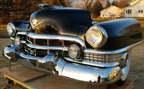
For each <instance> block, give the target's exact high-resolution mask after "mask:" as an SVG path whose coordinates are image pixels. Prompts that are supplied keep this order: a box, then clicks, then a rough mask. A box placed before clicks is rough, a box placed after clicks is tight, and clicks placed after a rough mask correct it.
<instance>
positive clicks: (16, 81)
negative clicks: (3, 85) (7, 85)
mask: <svg viewBox="0 0 144 89" xmlns="http://www.w3.org/2000/svg"><path fill="white" fill-rule="evenodd" d="M3 76H4V77H5V78H7V79H10V80H12V81H13V82H14V84H20V85H22V86H23V87H25V88H27V89H36V88H35V87H32V86H30V85H28V84H26V83H24V82H21V81H19V80H16V79H14V78H12V77H10V76H8V75H5V74H3Z"/></svg>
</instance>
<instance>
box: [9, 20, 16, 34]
mask: <svg viewBox="0 0 144 89" xmlns="http://www.w3.org/2000/svg"><path fill="white" fill-rule="evenodd" d="M8 26H11V29H8ZM7 33H8V34H9V35H10V36H15V33H16V27H15V25H14V24H13V23H12V22H10V23H8V24H7Z"/></svg>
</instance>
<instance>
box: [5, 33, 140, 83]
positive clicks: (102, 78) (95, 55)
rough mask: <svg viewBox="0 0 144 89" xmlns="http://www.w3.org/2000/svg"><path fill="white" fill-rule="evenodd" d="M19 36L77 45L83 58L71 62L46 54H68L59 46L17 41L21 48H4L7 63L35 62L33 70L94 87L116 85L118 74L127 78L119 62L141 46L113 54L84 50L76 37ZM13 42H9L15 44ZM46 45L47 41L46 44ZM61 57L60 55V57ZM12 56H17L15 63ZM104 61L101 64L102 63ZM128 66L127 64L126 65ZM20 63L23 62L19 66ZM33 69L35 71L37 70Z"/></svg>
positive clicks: (70, 59) (79, 39) (32, 34)
mask: <svg viewBox="0 0 144 89" xmlns="http://www.w3.org/2000/svg"><path fill="white" fill-rule="evenodd" d="M19 35H24V36H25V37H30V38H34V39H50V40H53V39H56V40H59V39H61V40H68V41H75V42H78V43H79V44H80V45H81V46H82V47H83V48H84V50H82V51H83V56H84V57H82V58H77V60H73V59H72V58H70V57H65V56H63V55H62V54H61V55H58V53H57V54H56V53H53V54H52V53H49V52H47V51H53V50H56V51H64V52H67V51H68V47H64V46H63V47H58V46H50V45H49V46H46V45H45V46H40V45H36V44H33V43H32V42H29V41H28V40H23V39H22V40H20V42H21V45H19V46H13V45H11V46H7V47H6V48H5V49H4V52H3V55H4V56H5V57H6V58H7V59H9V60H10V59H15V60H19V59H20V58H23V59H22V60H24V59H28V60H29V63H31V62H30V61H35V62H36V63H38V64H36V66H34V65H33V64H32V63H31V65H33V66H34V67H36V68H39V67H40V66H38V67H37V65H40V64H42V65H43V66H42V68H44V69H45V70H46V71H50V72H52V73H54V74H58V75H61V76H66V77H69V78H73V79H77V80H81V81H86V82H95V83H109V82H116V81H117V80H119V79H120V76H121V74H126V72H127V69H128V65H127V64H126V65H125V66H123V67H121V66H120V63H121V61H122V59H125V58H126V52H127V51H128V50H130V49H131V48H133V47H134V46H136V45H138V44H140V43H142V41H140V42H138V43H136V44H132V45H130V46H127V47H125V48H122V49H118V50H112V51H97V50H93V49H87V48H86V45H85V42H84V41H83V40H82V39H81V38H78V37H72V36H62V35H45V34H35V33H26V32H18V33H17V36H16V37H15V38H17V37H18V36H19ZM15 38H11V40H14V39H15ZM46 41H47V40H46ZM21 46H22V47H25V46H26V47H27V48H26V49H24V50H26V51H28V52H26V51H24V50H21V48H22V47H21ZM37 49H38V50H43V51H45V50H46V52H47V53H46V54H45V55H44V57H37V55H35V53H36V52H37V51H36V50H37ZM59 54H60V53H59ZM15 56H19V57H17V58H19V59H17V58H16V57H15ZM103 60H104V61H103ZM128 62H130V60H127V62H126V63H128ZM21 63H23V62H21ZM36 68H35V69H36Z"/></svg>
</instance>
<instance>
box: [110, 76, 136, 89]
mask: <svg viewBox="0 0 144 89" xmlns="http://www.w3.org/2000/svg"><path fill="white" fill-rule="evenodd" d="M136 78H137V76H135V75H129V76H128V78H127V80H126V81H125V83H124V85H123V86H117V85H110V86H108V89H132V88H133V87H134V81H135V80H136Z"/></svg>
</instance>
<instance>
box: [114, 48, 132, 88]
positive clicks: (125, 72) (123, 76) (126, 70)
mask: <svg viewBox="0 0 144 89" xmlns="http://www.w3.org/2000/svg"><path fill="white" fill-rule="evenodd" d="M131 57H132V50H131V49H130V50H128V56H127V61H126V65H127V66H126V67H124V68H123V69H122V74H121V78H120V79H119V80H118V81H117V82H116V84H117V85H118V86H122V85H123V84H124V83H125V81H126V79H127V77H128V74H129V70H130V64H131V60H132V59H131Z"/></svg>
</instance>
